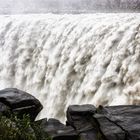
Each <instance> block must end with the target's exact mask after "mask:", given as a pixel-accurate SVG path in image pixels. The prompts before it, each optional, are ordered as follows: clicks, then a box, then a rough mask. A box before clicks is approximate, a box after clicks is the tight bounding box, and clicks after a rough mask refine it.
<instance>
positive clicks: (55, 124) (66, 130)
mask: <svg viewBox="0 0 140 140" xmlns="http://www.w3.org/2000/svg"><path fill="white" fill-rule="evenodd" d="M40 126H41V129H42V131H43V132H44V133H46V134H48V135H49V137H50V138H51V139H52V140H78V138H79V137H78V134H77V133H76V131H75V130H74V129H73V128H72V127H71V126H65V125H64V124H62V123H61V122H60V121H58V120H56V119H49V120H48V121H47V119H43V120H40Z"/></svg>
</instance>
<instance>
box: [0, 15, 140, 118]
mask: <svg viewBox="0 0 140 140" xmlns="http://www.w3.org/2000/svg"><path fill="white" fill-rule="evenodd" d="M7 87H16V88H19V89H21V90H25V91H27V92H29V93H31V94H32V95H34V96H35V97H37V98H38V99H39V100H40V101H41V102H42V104H43V105H44V109H43V111H42V112H41V114H40V116H39V117H40V118H43V117H46V116H47V117H55V118H59V119H61V120H63V119H64V112H65V109H66V108H67V106H68V105H70V104H85V103H91V104H94V105H95V106H98V105H100V104H101V105H126V104H139V103H140V14H91V15H90V14H83V15H82V14H81V15H55V14H46V15H13V16H0V89H3V88H7Z"/></svg>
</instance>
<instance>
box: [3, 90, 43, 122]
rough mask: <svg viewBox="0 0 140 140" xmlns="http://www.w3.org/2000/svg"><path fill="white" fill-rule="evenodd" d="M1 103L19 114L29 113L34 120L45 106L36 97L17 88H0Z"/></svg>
mask: <svg viewBox="0 0 140 140" xmlns="http://www.w3.org/2000/svg"><path fill="white" fill-rule="evenodd" d="M0 103H1V104H0V105H2V104H3V105H5V107H6V106H7V107H8V108H9V109H10V110H11V111H12V112H17V113H18V114H19V116H20V115H21V116H22V115H23V114H29V116H30V118H31V120H34V119H35V118H36V116H37V114H38V113H39V112H40V111H41V109H42V108H43V107H42V105H41V103H40V102H39V100H37V99H36V98H35V97H33V96H32V95H30V94H28V93H26V92H24V91H21V90H18V89H15V88H7V89H4V90H0ZM3 107H4V106H3ZM5 107H4V108H5ZM4 108H3V109H4ZM5 109H6V108H5ZM1 110H2V108H1Z"/></svg>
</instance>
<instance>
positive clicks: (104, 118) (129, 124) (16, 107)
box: [0, 88, 140, 140]
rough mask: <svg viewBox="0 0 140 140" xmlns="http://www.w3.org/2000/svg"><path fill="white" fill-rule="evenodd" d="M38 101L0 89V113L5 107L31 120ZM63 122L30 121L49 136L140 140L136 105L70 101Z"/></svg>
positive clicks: (62, 139)
mask: <svg viewBox="0 0 140 140" xmlns="http://www.w3.org/2000/svg"><path fill="white" fill-rule="evenodd" d="M41 109H42V105H41V103H40V102H39V100H37V99H36V98H35V97H33V96H31V95H30V94H28V93H26V92H24V91H21V90H18V89H14V88H10V89H5V90H1V91H0V113H1V114H5V113H6V112H8V110H10V111H12V112H16V113H18V114H19V116H23V115H24V114H29V116H30V118H31V120H32V121H33V120H34V119H35V118H36V116H37V114H38V113H39V112H40V111H41ZM66 117H67V119H66V124H63V123H61V122H60V121H59V120H56V119H53V118H50V119H47V118H45V119H42V120H38V121H34V122H33V123H36V124H38V125H39V126H40V128H41V131H42V132H43V133H45V134H47V136H49V137H50V138H51V139H52V140H140V106H139V105H129V106H108V107H102V106H99V107H98V108H95V107H94V106H93V105H90V104H87V105H71V106H69V107H68V109H67V112H66Z"/></svg>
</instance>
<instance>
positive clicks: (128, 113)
mask: <svg viewBox="0 0 140 140" xmlns="http://www.w3.org/2000/svg"><path fill="white" fill-rule="evenodd" d="M98 113H99V114H102V115H103V116H104V117H105V118H106V119H108V120H109V121H110V122H112V123H114V124H115V125H116V126H118V127H119V128H120V129H121V130H122V132H123V133H125V138H124V139H125V140H140V106H137V105H132V106H110V107H100V108H99V109H98ZM96 118H97V117H96ZM99 122H100V121H99ZM100 124H103V122H100ZM105 126H106V128H107V127H108V126H110V125H107V124H106V125H105ZM108 130H109V129H108ZM111 132H113V130H112V129H111ZM116 133H117V132H116ZM119 134H120V133H117V134H116V135H117V136H119ZM123 135H124V134H123ZM121 137H122V136H121ZM117 140H120V139H117ZM121 140H123V137H122V139H121Z"/></svg>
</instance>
